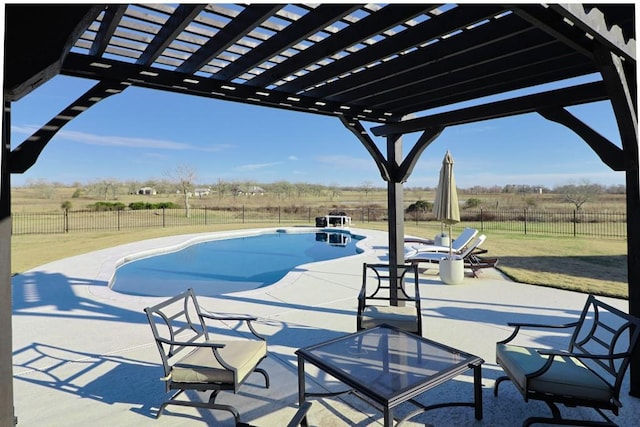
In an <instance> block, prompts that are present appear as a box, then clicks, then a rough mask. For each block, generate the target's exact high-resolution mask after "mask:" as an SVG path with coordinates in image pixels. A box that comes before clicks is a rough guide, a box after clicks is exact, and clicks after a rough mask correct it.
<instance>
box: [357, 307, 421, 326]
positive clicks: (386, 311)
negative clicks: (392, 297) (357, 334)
mask: <svg viewBox="0 0 640 427" xmlns="http://www.w3.org/2000/svg"><path fill="white" fill-rule="evenodd" d="M416 310H417V309H416V307H411V306H407V307H396V306H375V305H370V306H367V307H365V309H364V311H363V312H362V327H363V328H364V329H370V328H373V327H376V326H379V325H383V324H387V325H389V326H394V327H396V328H399V329H402V330H403V331H407V332H417V330H418V325H417V322H416Z"/></svg>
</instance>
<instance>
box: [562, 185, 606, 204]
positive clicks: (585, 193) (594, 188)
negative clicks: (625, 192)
mask: <svg viewBox="0 0 640 427" xmlns="http://www.w3.org/2000/svg"><path fill="white" fill-rule="evenodd" d="M555 191H556V193H559V194H562V198H563V200H564V201H565V202H567V203H572V204H573V205H574V206H575V207H576V210H580V209H582V206H583V205H584V204H585V203H587V202H589V201H591V200H593V199H594V198H595V197H596V196H597V195H598V194H600V193H601V192H602V186H601V185H599V184H591V183H590V182H589V181H586V180H585V181H583V182H582V184H578V185H576V184H568V185H562V186H560V187H556V189H555Z"/></svg>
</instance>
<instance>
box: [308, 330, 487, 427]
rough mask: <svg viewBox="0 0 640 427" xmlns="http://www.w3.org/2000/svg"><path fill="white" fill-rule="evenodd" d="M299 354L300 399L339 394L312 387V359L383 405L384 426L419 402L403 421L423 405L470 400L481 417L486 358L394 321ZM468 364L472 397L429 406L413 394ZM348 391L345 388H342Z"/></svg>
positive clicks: (351, 388) (351, 389) (353, 390)
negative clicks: (398, 410) (308, 375)
mask: <svg viewBox="0 0 640 427" xmlns="http://www.w3.org/2000/svg"><path fill="white" fill-rule="evenodd" d="M296 354H297V355H298V399H299V403H300V404H301V405H302V404H303V403H304V402H305V400H306V398H307V397H320V396H325V397H326V396H335V395H337V394H339V393H307V392H306V389H305V372H304V364H305V363H311V364H312V365H314V366H316V367H318V368H319V369H320V370H322V371H324V372H326V373H327V374H329V375H331V376H332V377H334V378H335V379H337V380H339V381H340V382H342V383H343V384H345V385H346V386H348V387H349V390H347V391H345V392H351V393H353V394H355V395H357V396H359V397H361V398H363V399H364V400H366V401H368V402H369V403H370V404H372V405H373V406H375V407H376V408H378V409H379V410H381V411H382V412H383V414H384V425H385V427H391V426H392V425H393V419H394V418H393V408H395V407H396V406H398V405H400V404H401V403H404V402H411V403H412V404H414V405H416V407H417V410H415V411H412V412H411V413H409V414H408V415H407V416H405V417H404V418H403V419H402V420H400V422H402V421H405V420H407V419H409V418H412V417H414V416H416V415H417V414H419V413H422V412H424V411H427V410H430V409H435V408H441V407H445V406H471V407H473V408H475V418H476V419H477V420H481V419H482V363H484V360H482V359H481V358H480V357H477V356H474V355H472V354H468V353H465V352H462V351H460V350H457V349H455V348H452V347H448V346H446V345H443V344H440V343H437V342H435V341H431V340H428V339H426V338H423V337H420V336H417V335H414V334H410V333H407V332H404V331H401V330H399V329H396V328H393V327H390V326H386V325H383V326H378V327H376V328H372V329H367V330H363V331H360V332H356V333H353V334H349V335H346V336H343V337H339V338H335V339H332V340H329V341H326V342H323V343H320V344H316V345H312V346H309V347H306V348H301V349H299V350H298V351H296ZM469 369H472V370H473V389H474V393H473V394H474V396H473V397H474V398H473V402H451V403H440V404H434V405H430V406H425V405H423V404H421V403H420V402H418V401H416V400H415V399H414V398H415V397H417V396H419V395H421V394H422V393H424V392H425V391H427V390H430V389H432V388H434V387H435V386H437V385H439V384H442V383H444V382H445V381H448V380H450V379H452V378H454V377H456V376H458V375H460V374H462V373H464V372H466V371H468V370H469ZM342 393H344V392H342Z"/></svg>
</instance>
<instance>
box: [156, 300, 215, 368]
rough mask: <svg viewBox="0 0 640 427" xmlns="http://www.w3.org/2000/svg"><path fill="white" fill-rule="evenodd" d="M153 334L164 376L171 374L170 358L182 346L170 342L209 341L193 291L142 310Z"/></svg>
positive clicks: (180, 349) (182, 347)
mask: <svg viewBox="0 0 640 427" xmlns="http://www.w3.org/2000/svg"><path fill="white" fill-rule="evenodd" d="M144 311H145V313H146V314H147V318H148V319H149V325H150V326H151V330H152V331H153V337H154V339H155V342H156V345H157V347H158V351H159V352H160V357H161V358H162V365H163V367H164V371H165V375H168V374H169V372H170V371H171V359H172V358H173V357H174V356H175V355H177V354H178V353H180V352H181V351H182V350H183V349H184V348H185V347H184V346H181V345H175V344H172V343H171V342H173V341H181V342H188V343H191V342H198V341H204V340H208V339H209V335H208V332H207V327H206V325H205V323H204V319H203V318H202V315H201V313H200V306H199V305H198V302H197V300H196V295H195V293H194V292H193V289H188V290H187V291H185V292H183V293H181V294H179V295H176V296H174V297H172V298H169V299H167V300H165V301H163V302H161V303H159V304H156V305H154V306H153V307H147V308H145V309H144Z"/></svg>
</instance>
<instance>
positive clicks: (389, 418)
mask: <svg viewBox="0 0 640 427" xmlns="http://www.w3.org/2000/svg"><path fill="white" fill-rule="evenodd" d="M384 427H393V415H392V413H391V410H390V409H389V408H388V407H387V408H384Z"/></svg>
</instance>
